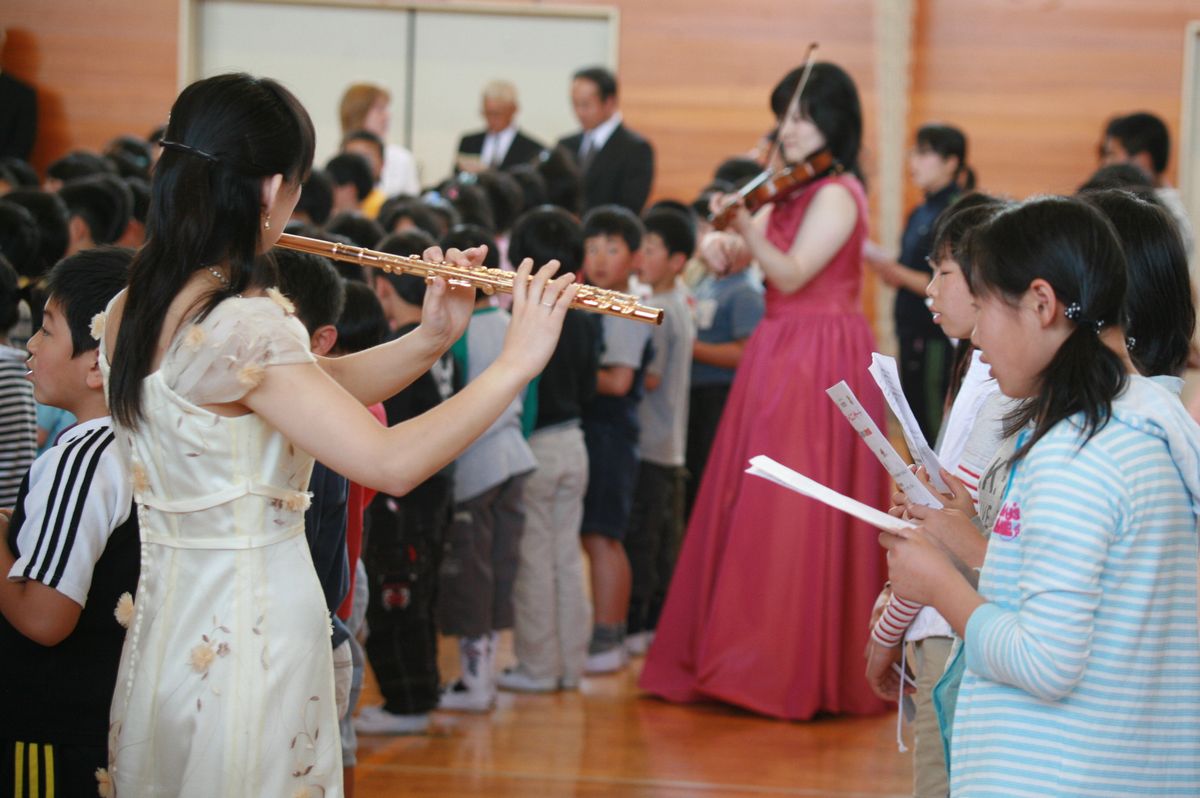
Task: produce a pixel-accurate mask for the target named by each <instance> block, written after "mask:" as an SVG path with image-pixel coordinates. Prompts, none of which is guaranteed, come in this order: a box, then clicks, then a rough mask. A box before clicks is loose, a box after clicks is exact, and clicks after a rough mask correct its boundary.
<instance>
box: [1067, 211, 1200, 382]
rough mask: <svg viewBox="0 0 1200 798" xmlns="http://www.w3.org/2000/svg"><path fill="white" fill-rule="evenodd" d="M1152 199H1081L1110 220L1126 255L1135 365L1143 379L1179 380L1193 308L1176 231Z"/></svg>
mask: <svg viewBox="0 0 1200 798" xmlns="http://www.w3.org/2000/svg"><path fill="white" fill-rule="evenodd" d="M1151 197H1153V195H1152V194H1147V195H1145V196H1144V197H1139V196H1138V195H1136V194H1133V193H1131V192H1128V191H1121V190H1119V189H1109V190H1107V191H1094V192H1088V193H1086V194H1082V195H1081V199H1084V200H1086V201H1088V202H1090V203H1091V204H1092V205H1095V206H1096V207H1097V208H1099V209H1100V210H1101V211H1102V212H1103V213H1104V215H1105V216H1107V217H1108V220H1109V221H1110V222H1112V225H1113V227H1114V228H1115V229H1116V231H1117V235H1118V236H1120V238H1121V246H1122V247H1123V248H1124V250H1125V261H1126V265H1127V267H1128V269H1129V280H1128V287H1127V289H1126V291H1125V308H1124V311H1125V312H1124V326H1125V335H1126V340H1127V342H1128V344H1129V357H1130V358H1131V359H1132V360H1133V365H1135V366H1137V370H1138V371H1139V372H1141V373H1142V374H1144V375H1145V376H1147V377H1156V376H1161V375H1169V376H1172V377H1178V376H1181V375H1182V374H1183V370H1184V368H1185V367H1186V366H1187V359H1188V353H1189V352H1190V351H1191V346H1192V334H1193V333H1194V332H1195V329H1196V305H1195V302H1194V301H1193V299H1192V284H1191V280H1190V278H1189V276H1188V260H1187V250H1185V249H1184V247H1183V239H1182V238H1181V237H1180V235H1179V228H1178V227H1177V226H1176V224H1175V219H1174V218H1172V216H1171V214H1170V212H1169V211H1167V210H1166V209H1165V208H1163V207H1162V206H1161V205H1159V204H1158V202H1157V201H1156V200H1153V199H1151Z"/></svg>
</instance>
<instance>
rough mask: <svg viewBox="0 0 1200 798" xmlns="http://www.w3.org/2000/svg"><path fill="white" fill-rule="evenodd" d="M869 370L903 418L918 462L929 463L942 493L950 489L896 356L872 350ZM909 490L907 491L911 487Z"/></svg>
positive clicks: (931, 476) (927, 468)
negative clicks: (914, 408)
mask: <svg viewBox="0 0 1200 798" xmlns="http://www.w3.org/2000/svg"><path fill="white" fill-rule="evenodd" d="M867 371H869V372H871V376H872V377H874V378H875V384H876V385H878V386H879V390H881V391H883V398H884V399H886V400H887V403H888V407H890V408H892V413H894V414H895V416H896V419H897V420H898V421H899V422H900V430H901V431H902V432H903V433H904V440H905V441H907V442H908V448H909V450H910V451H911V452H912V455H913V457H915V458H916V460H917V462H918V463H920V464H921V465H923V466H925V471H926V472H927V473H928V474H929V481H930V482H932V483H933V486H934V487H935V488H937V489H938V490H940V491H941V492H942V493H949V492H950V488H949V486H947V485H946V481H945V480H944V479H942V464H941V462H940V461H939V460H938V458H937V455H936V454H934V451H933V449H932V448H931V447H930V445H929V441H927V440H925V433H923V432H921V426H920V425H919V424H917V417H916V416H914V415H913V411H912V408H911V407H909V406H908V400H907V399H905V398H904V389H903V388H902V387H901V386H900V371H899V370H898V369H897V368H896V359H895V358H893V357H888V356H887V355H881V354H879V353H878V352H872V353H871V365H870V366H868V367H867ZM905 492H906V493H907V491H905Z"/></svg>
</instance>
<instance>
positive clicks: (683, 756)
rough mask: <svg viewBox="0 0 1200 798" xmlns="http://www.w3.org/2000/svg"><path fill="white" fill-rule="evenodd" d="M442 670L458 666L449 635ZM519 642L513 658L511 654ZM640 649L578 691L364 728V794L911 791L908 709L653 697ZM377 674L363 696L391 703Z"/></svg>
mask: <svg viewBox="0 0 1200 798" xmlns="http://www.w3.org/2000/svg"><path fill="white" fill-rule="evenodd" d="M443 643H444V645H443V650H442V654H443V657H442V661H443V663H444V672H443V677H445V678H449V677H451V676H452V675H453V674H454V673H455V672H456V671H457V665H456V663H455V662H454V655H453V650H452V648H453V647H452V646H451V645H449V641H443ZM507 643H508V641H507V640H503V641H502V645H501V664H509V663H511V661H512V659H511V654H508V653H507V652H508V651H510V650H511V649H510V647H509V646H508V645H507ZM639 668H640V661H635V663H634V665H633V667H632V668H630V669H629V670H627V671H626V672H625V673H623V674H619V675H616V676H606V677H600V678H589V679H585V680H584V683H583V688H582V689H581V690H580V691H578V692H568V693H558V694H552V695H516V694H513V693H503V692H502V693H501V694H500V699H499V703H498V706H497V708H496V710H495V711H494V712H493V713H492V714H491V715H483V716H472V715H460V714H450V713H435V714H434V716H433V717H434V728H433V730H432V732H431V733H430V734H429V735H427V736H423V737H361V738H359V755H358V756H359V760H358V769H357V782H356V783H357V790H356V796H357V798H384V797H385V796H386V797H387V798H393V796H445V797H446V798H457V797H458V796H483V795H486V796H492V797H493V798H516V797H517V796H521V798H526V797H527V796H532V797H533V798H560V797H565V796H572V797H573V798H601V797H602V796H604V797H607V796H635V797H637V798H685V797H686V796H700V797H701V798H707V797H708V796H714V797H715V796H722V797H723V798H724V797H725V796H728V798H753V797H754V796H772V795H785V796H786V795H795V796H831V797H837V798H851V797H852V796H854V797H861V798H878V797H879V796H905V795H910V794H911V788H910V784H911V766H910V755H907V754H900V753H898V752H897V750H896V743H895V716H894V715H889V716H886V717H879V718H824V719H819V720H816V721H812V722H809V723H784V722H780V721H773V720H767V719H764V718H761V717H757V716H754V715H750V714H748V713H744V712H740V711H737V710H734V709H731V708H728V707H723V706H719V705H715V704H714V705H694V706H676V705H672V704H667V703H665V702H662V701H658V700H655V699H651V698H647V697H645V696H640V695H639V694H638V690H637V687H636V681H637V672H638V670H639ZM378 702H379V696H378V692H377V690H376V688H375V687H374V684H373V683H372V682H371V679H370V676H369V675H368V683H367V685H366V688H365V689H364V695H363V700H362V703H363V704H371V703H378Z"/></svg>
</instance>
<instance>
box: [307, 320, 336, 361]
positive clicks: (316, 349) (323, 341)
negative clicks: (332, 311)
mask: <svg viewBox="0 0 1200 798" xmlns="http://www.w3.org/2000/svg"><path fill="white" fill-rule="evenodd" d="M336 344H337V327H334V326H333V325H332V324H323V325H321V326H320V327H318V328H317V329H316V330H315V331H314V332H313V334H312V337H311V338H309V346H310V348H311V349H312V353H313V354H314V355H317V356H321V355H327V354H329V353H330V351H332V350H333V347H334V346H335V345H336Z"/></svg>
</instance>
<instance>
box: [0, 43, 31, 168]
mask: <svg viewBox="0 0 1200 798" xmlns="http://www.w3.org/2000/svg"><path fill="white" fill-rule="evenodd" d="M7 38H8V37H7V31H5V30H4V28H0V54H3V53H4V42H5V39H7ZM36 137H37V92H35V91H34V90H33V87H32V86H29V85H27V84H25V83H22V82H21V81H19V80H17V79H16V78H14V77H13V76H12V75H10V74H9V73H7V72H0V156H9V155H15V156H16V157H18V158H20V159H21V160H22V161H28V160H29V154H30V153H31V152H33V142H34V139H35V138H36Z"/></svg>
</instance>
